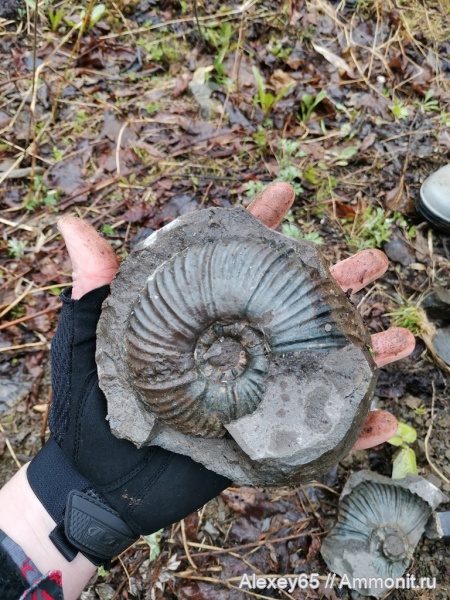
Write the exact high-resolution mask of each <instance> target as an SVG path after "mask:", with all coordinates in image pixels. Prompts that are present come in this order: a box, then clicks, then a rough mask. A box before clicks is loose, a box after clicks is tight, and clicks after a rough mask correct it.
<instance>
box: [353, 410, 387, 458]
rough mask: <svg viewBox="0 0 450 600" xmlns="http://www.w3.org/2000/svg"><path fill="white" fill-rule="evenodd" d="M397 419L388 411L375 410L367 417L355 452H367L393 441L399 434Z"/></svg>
mask: <svg viewBox="0 0 450 600" xmlns="http://www.w3.org/2000/svg"><path fill="white" fill-rule="evenodd" d="M397 427H398V423H397V419H396V418H395V417H394V415H391V413H390V412H387V411H386V410H373V411H372V412H370V413H369V414H368V415H367V419H366V421H365V423H364V426H363V429H362V431H361V435H360V436H359V438H358V439H357V440H356V443H355V445H354V446H353V450H365V449H366V448H372V447H373V446H378V444H382V443H383V442H387V440H389V439H391V437H392V436H393V435H395V434H396V432H397Z"/></svg>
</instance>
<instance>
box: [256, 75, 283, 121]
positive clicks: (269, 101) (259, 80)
mask: <svg viewBox="0 0 450 600" xmlns="http://www.w3.org/2000/svg"><path fill="white" fill-rule="evenodd" d="M252 70H253V77H254V78H255V82H256V89H257V92H258V94H257V95H256V96H255V98H254V101H255V102H258V103H259V105H260V106H261V109H262V111H263V113H264V114H265V115H267V114H268V113H269V112H270V111H271V110H272V109H273V108H275V106H276V105H277V104H278V102H279V101H280V100H281V99H282V98H283V97H284V96H285V95H286V94H287V92H288V91H289V90H290V89H291V87H292V84H289V85H286V86H284V88H283V89H282V90H281V91H280V92H278V94H277V95H276V96H274V95H273V94H271V93H270V92H267V91H266V84H265V81H264V79H263V77H262V75H261V73H260V72H259V70H258V68H257V67H255V66H253V67H252Z"/></svg>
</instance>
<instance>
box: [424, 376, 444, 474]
mask: <svg viewBox="0 0 450 600" xmlns="http://www.w3.org/2000/svg"><path fill="white" fill-rule="evenodd" d="M431 387H432V388H433V394H432V396H431V415H430V426H429V427H428V431H427V435H426V436H425V456H426V458H427V461H428V464H429V465H430V467H431V468H432V469H433V471H434V472H435V473H436V475H438V476H439V477H440V478H441V479H442V480H443V481H445V483H450V479H447V477H446V476H445V475H444V474H443V473H442V471H440V470H439V469H438V468H437V467H436V465H435V464H433V462H432V460H431V458H430V448H429V441H430V437H431V432H432V431H433V421H434V403H435V400H436V389H435V387H434V381H432V382H431Z"/></svg>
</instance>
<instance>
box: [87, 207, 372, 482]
mask: <svg viewBox="0 0 450 600" xmlns="http://www.w3.org/2000/svg"><path fill="white" fill-rule="evenodd" d="M97 333H98V344H97V364H98V370H99V381H100V386H101V388H102V389H103V391H104V392H105V395H106V397H107V400H108V419H109V423H110V425H111V428H112V430H113V432H114V433H115V434H116V435H117V436H118V437H124V438H127V439H130V440H131V441H133V442H134V443H135V444H136V445H138V446H142V445H149V444H150V445H151V444H155V445H159V446H162V447H163V448H166V449H168V450H172V451H173V452H179V453H183V454H187V455H189V456H191V457H192V458H193V459H194V460H197V461H198V462H201V463H203V464H204V465H206V466H207V467H208V468H210V469H213V470H215V471H217V472H218V473H220V474H223V475H225V476H227V477H229V478H230V479H233V480H234V481H236V482H239V483H261V484H262V483H267V484H285V483H288V482H289V483H295V482H296V481H304V480H307V479H310V478H314V477H317V476H318V475H319V474H320V473H323V472H326V471H327V470H328V469H329V468H331V467H332V466H333V464H336V462H338V461H339V459H340V458H341V457H342V456H343V455H344V454H345V453H346V452H347V450H348V449H349V448H350V447H351V446H352V445H353V443H354V441H355V440H356V437H357V436H358V433H359V430H360V429H361V427H362V424H363V422H364V419H365V417H366V415H367V412H368V408H369V403H370V398H371V394H372V391H373V387H374V385H375V366H374V363H373V359H372V357H371V355H370V353H369V350H368V344H369V343H370V339H369V336H368V334H367V332H366V329H365V327H364V325H363V323H362V321H361V319H360V317H359V315H358V314H357V312H356V311H355V309H354V308H353V306H352V305H351V304H350V302H349V301H348V299H347V298H346V296H345V294H344V293H343V292H342V290H341V289H340V288H339V286H338V285H337V284H336V282H335V281H334V280H333V279H332V277H331V276H330V274H329V271H328V269H327V267H326V265H325V262H324V260H323V259H322V258H321V256H320V254H319V252H318V250H317V248H316V247H315V246H314V244H311V243H310V242H306V241H304V240H293V239H288V238H286V237H284V236H282V235H281V234H279V233H277V232H275V231H271V230H270V229H268V228H267V227H266V226H265V225H263V224H262V223H260V222H259V221H258V220H257V219H256V218H254V217H253V216H251V215H250V214H249V213H248V212H247V211H246V210H244V209H243V208H241V207H236V208H233V209H218V208H210V209H205V210H202V211H198V212H195V213H189V214H187V215H184V216H183V217H181V218H179V219H177V220H176V221H174V222H173V223H171V224H170V225H168V226H166V227H164V228H163V229H162V230H160V231H158V232H156V233H154V234H153V235H152V236H150V237H149V238H147V240H145V241H144V242H142V243H141V244H140V245H139V246H138V247H137V248H136V249H135V250H134V251H133V252H132V253H131V255H130V256H129V257H128V258H127V259H126V261H124V263H123V264H122V266H121V267H120V269H119V272H118V274H117V276H116V278H115V280H114V281H113V282H112V284H111V295H110V296H109V297H108V298H107V300H106V301H105V303H104V306H103V311H102V315H101V318H100V321H99V326H98V332H97Z"/></svg>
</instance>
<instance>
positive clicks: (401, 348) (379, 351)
mask: <svg viewBox="0 0 450 600" xmlns="http://www.w3.org/2000/svg"><path fill="white" fill-rule="evenodd" d="M415 347H416V338H415V337H414V336H413V334H412V333H411V332H410V331H408V330H407V329H404V328H403V327H391V329H388V330H387V331H382V332H381V333H375V334H374V335H373V336H372V349H373V352H374V360H375V363H376V365H377V367H384V365H388V364H389V363H391V362H395V361H396V360H401V359H402V358H405V357H406V356H409V355H410V354H411V352H412V351H413V350H414V348H415Z"/></svg>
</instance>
